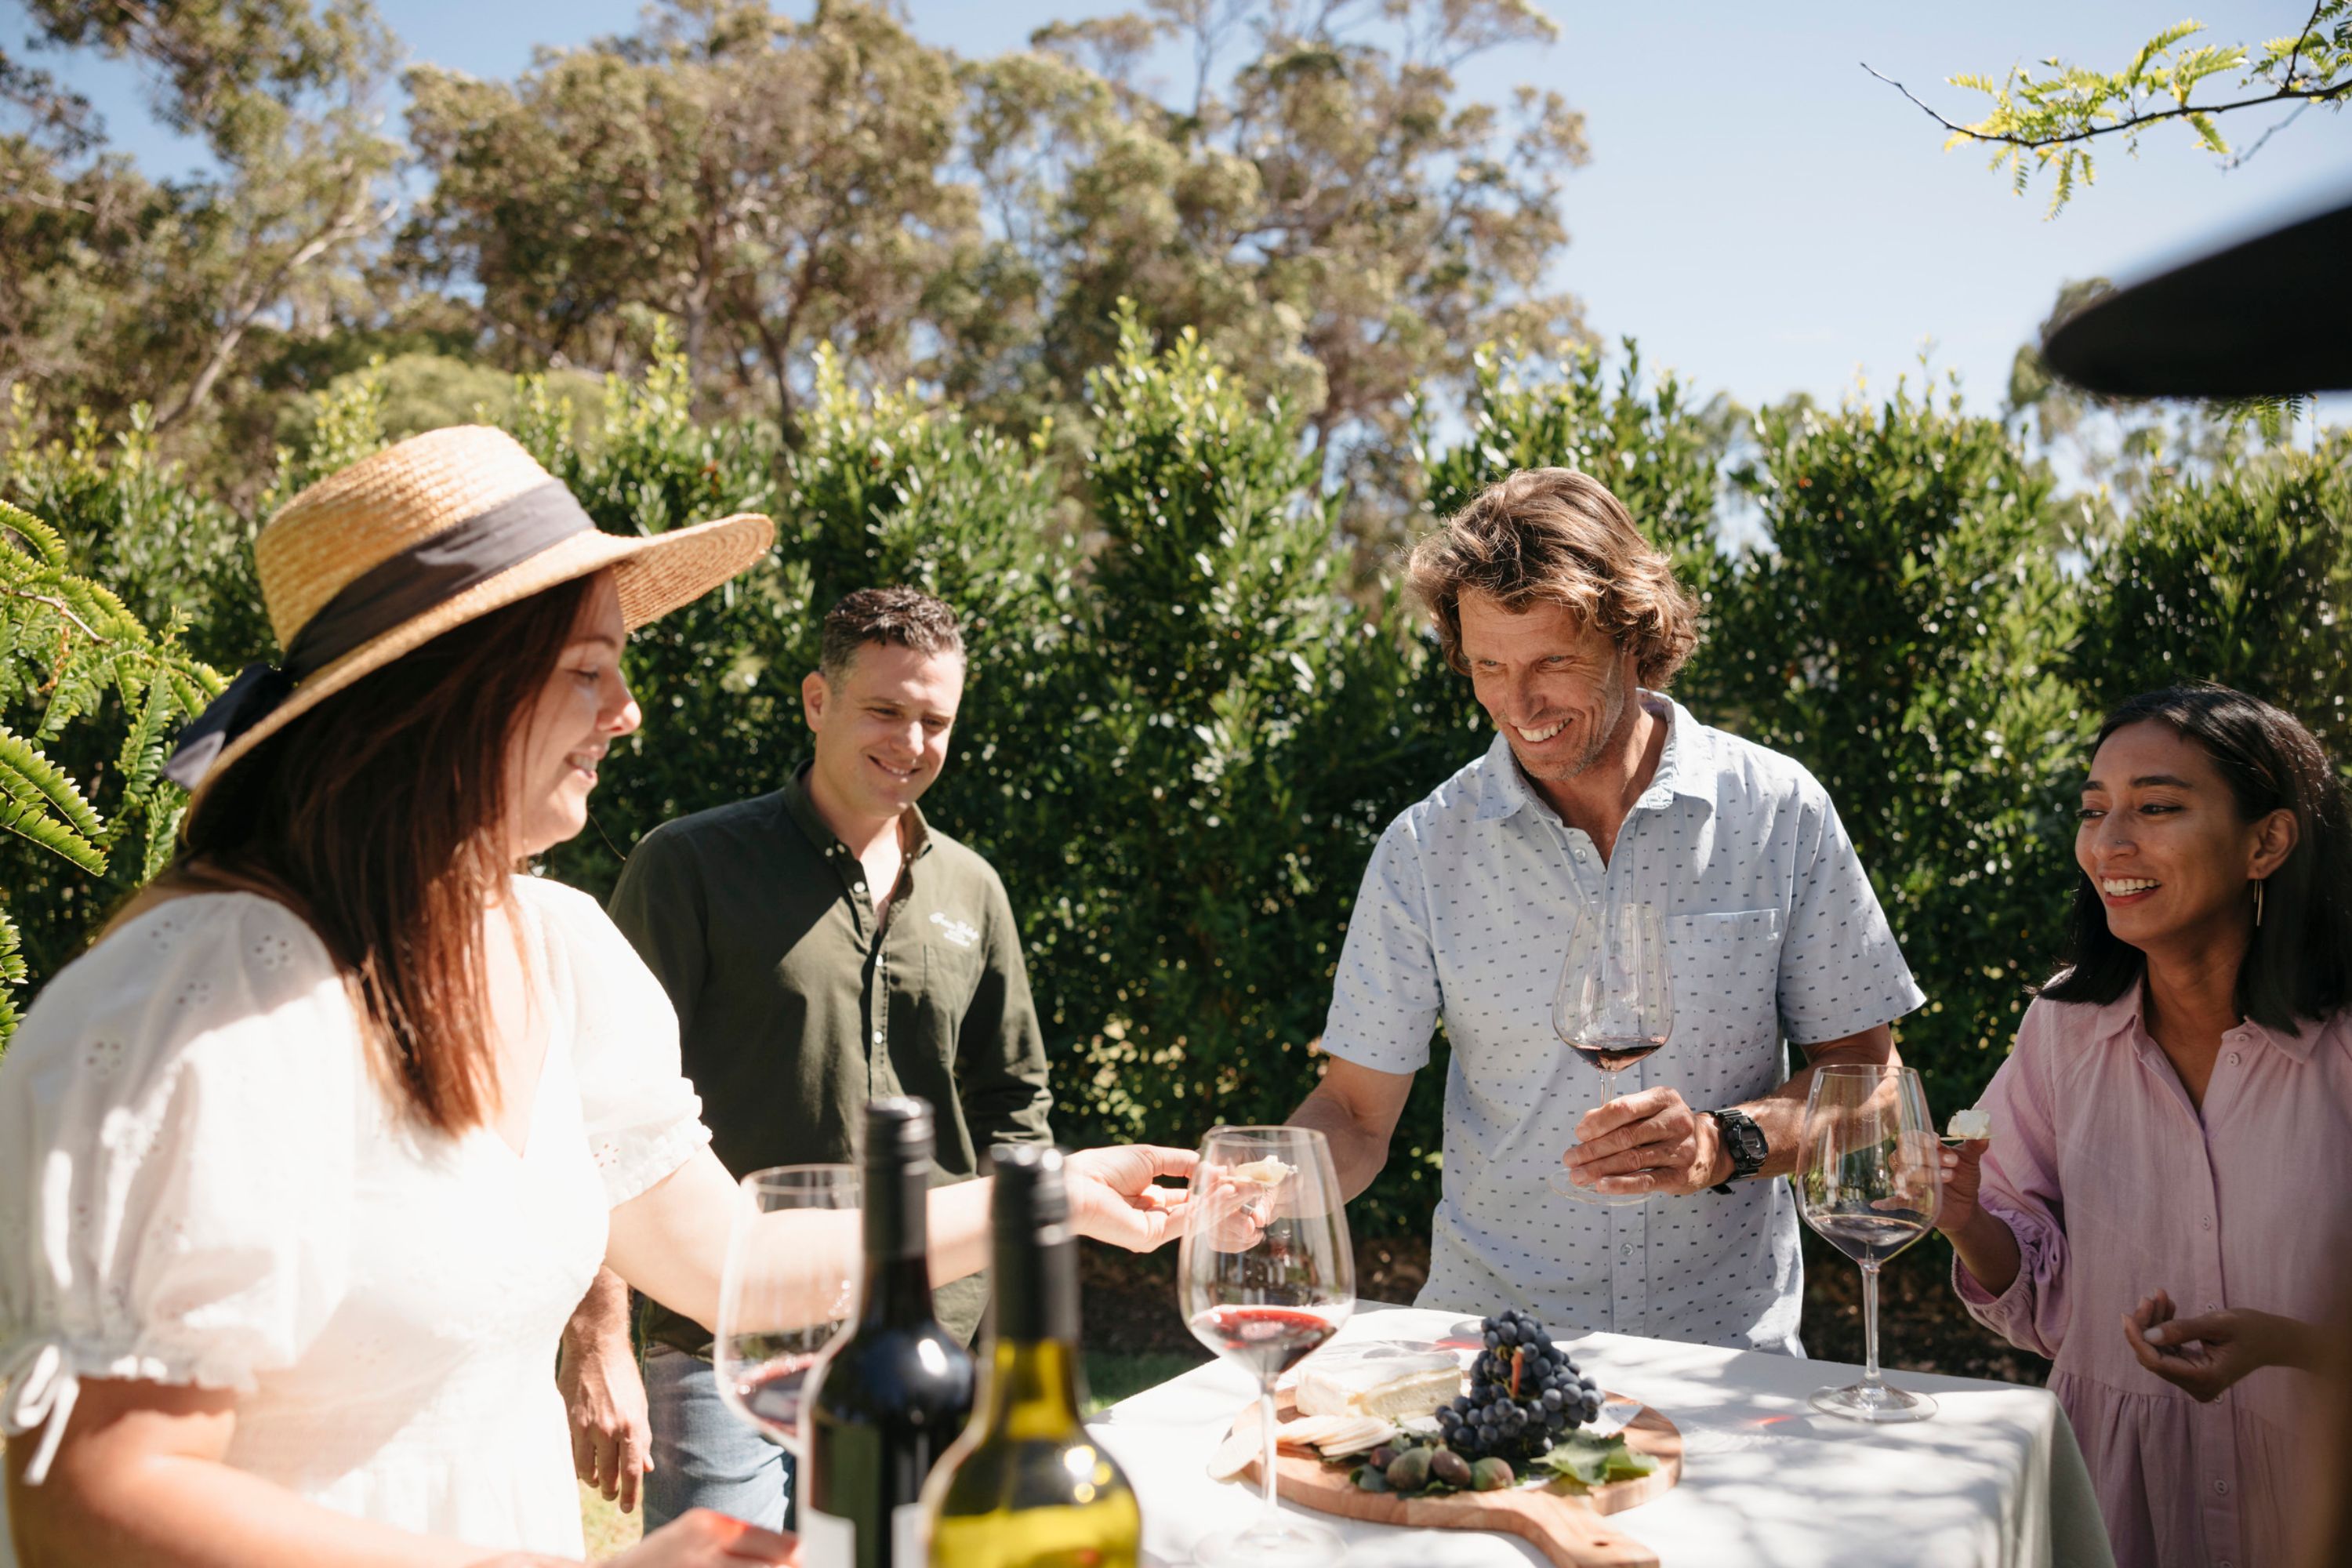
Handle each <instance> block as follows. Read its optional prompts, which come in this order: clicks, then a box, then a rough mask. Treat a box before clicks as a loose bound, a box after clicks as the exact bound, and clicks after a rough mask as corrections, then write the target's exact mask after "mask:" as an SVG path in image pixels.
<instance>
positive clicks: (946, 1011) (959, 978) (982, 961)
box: [919, 926, 988, 1037]
mask: <svg viewBox="0 0 2352 1568" xmlns="http://www.w3.org/2000/svg"><path fill="white" fill-rule="evenodd" d="M957 934H960V933H958V932H955V931H943V930H941V929H940V928H939V927H936V926H935V927H933V928H931V930H930V931H929V939H930V940H929V941H928V942H924V943H923V963H922V994H921V996H920V998H919V1005H921V1006H922V1007H923V1008H924V1009H926V1010H927V1011H929V1012H930V1013H932V1014H933V1015H935V1016H936V1021H937V1023H938V1025H939V1026H941V1027H943V1028H944V1029H945V1030H946V1031H947V1032H948V1034H949V1036H950V1037H953V1035H954V1033H955V1031H956V1030H957V1029H958V1028H960V1027H961V1026H962V1023H963V1018H964V1015H965V1014H967V1013H969V1012H971V1004H972V998H973V997H975V996H976V995H978V994H979V993H980V984H981V981H982V978H983V977H984V976H985V973H986V971H987V968H988V955H987V953H986V952H983V951H982V947H981V944H980V942H979V940H978V938H977V937H976V936H975V937H974V938H973V939H972V940H971V941H970V942H957V941H956V940H955V936H956V935H957Z"/></svg>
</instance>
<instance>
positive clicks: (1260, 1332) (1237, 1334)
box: [1192, 1307, 1339, 1383]
mask: <svg viewBox="0 0 2352 1568" xmlns="http://www.w3.org/2000/svg"><path fill="white" fill-rule="evenodd" d="M1192 1332H1193V1333H1194V1335H1196V1336H1197V1337H1198V1338H1199V1339H1200V1341H1201V1342H1202V1344H1204V1345H1207V1346H1208V1347H1209V1348H1210V1349H1211V1350H1213V1351H1215V1352H1217V1353H1218V1354H1219V1355H1222V1356H1223V1357H1224V1358H1225V1359H1226V1360H1228V1361H1231V1362H1234V1363H1237V1364H1239V1365H1241V1366H1244V1367H1247V1368H1248V1369H1249V1370H1250V1371H1251V1372H1252V1373H1255V1374H1256V1376H1257V1378H1258V1380H1259V1381H1260V1382H1262V1383H1272V1382H1273V1381H1274V1380H1275V1379H1276V1378H1277V1377H1280V1376H1281V1375H1282V1374H1283V1373H1286V1372H1288V1371H1289V1370H1290V1369H1291V1368H1292V1367H1294V1366H1297V1364H1298V1363H1300V1362H1302V1361H1305V1360H1306V1359H1307V1356H1308V1355H1310V1354H1312V1353H1313V1352H1314V1351H1315V1350H1316V1348H1317V1347H1318V1346H1319V1345H1321V1344H1322V1342H1324V1341H1325V1340H1328V1339H1329V1338H1330V1337H1331V1336H1332V1335H1333V1334H1335V1333H1337V1332H1339V1325H1338V1324H1336V1323H1334V1322H1332V1321H1330V1320H1329V1319H1328V1318H1325V1317H1322V1316H1320V1315H1318V1314H1317V1313H1314V1312H1305V1311H1301V1310H1298V1309H1297V1308H1296V1307H1213V1308H1211V1309H1210V1310H1207V1311H1205V1312H1202V1314H1201V1315H1200V1316H1199V1317H1197V1318H1194V1319H1193V1320H1192Z"/></svg>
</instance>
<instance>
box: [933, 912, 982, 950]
mask: <svg viewBox="0 0 2352 1568" xmlns="http://www.w3.org/2000/svg"><path fill="white" fill-rule="evenodd" d="M931 923H932V924H933V925H935V926H937V927H939V928H940V935H941V936H944V937H946V938H947V939H948V940H949V941H950V942H953V943H955V944H956V945H957V946H958V947H970V946H971V945H972V944H973V943H974V942H978V941H979V940H980V928H979V927H978V926H976V925H971V924H968V923H966V922H965V921H960V920H955V919H953V918H951V917H950V916H948V915H944V914H941V913H940V911H939V910H932V911H931Z"/></svg>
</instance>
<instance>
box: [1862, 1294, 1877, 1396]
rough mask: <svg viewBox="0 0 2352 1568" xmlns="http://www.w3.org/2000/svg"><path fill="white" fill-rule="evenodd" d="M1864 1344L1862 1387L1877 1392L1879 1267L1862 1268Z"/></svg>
mask: <svg viewBox="0 0 2352 1568" xmlns="http://www.w3.org/2000/svg"><path fill="white" fill-rule="evenodd" d="M1862 1342H1863V1348H1864V1358H1865V1359H1864V1363H1863V1368H1862V1385H1863V1387H1864V1388H1867V1389H1872V1390H1875V1389H1877V1388H1878V1386H1879V1381H1878V1265H1877V1264H1875V1263H1865V1264H1864V1265H1863V1266H1862Z"/></svg>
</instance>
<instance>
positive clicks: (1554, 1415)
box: [1437, 1309, 1601, 1461]
mask: <svg viewBox="0 0 2352 1568" xmlns="http://www.w3.org/2000/svg"><path fill="white" fill-rule="evenodd" d="M1481 1326H1482V1327H1484V1328H1485V1330H1486V1349H1485V1350H1484V1351H1481V1352H1479V1354H1478V1359H1477V1360H1476V1361H1475V1362H1474V1363H1471V1367H1470V1392H1469V1393H1468V1394H1464V1395H1462V1396H1461V1397H1460V1398H1457V1399H1456V1400H1454V1403H1453V1404H1451V1405H1446V1406H1444V1407H1443V1408H1442V1409H1440V1410H1439V1411H1438V1413H1437V1425H1438V1426H1439V1428H1440V1429H1441V1430H1442V1431H1443V1433H1444V1438H1445V1444H1446V1447H1450V1448H1452V1449H1453V1450H1454V1452H1456V1453H1459V1454H1465V1455H1468V1456H1469V1457H1471V1458H1485V1457H1486V1456H1488V1455H1492V1456H1495V1457H1496V1458H1505V1459H1515V1460H1521V1461H1524V1460H1527V1459H1531V1458H1535V1457H1536V1456H1537V1455H1538V1454H1546V1453H1549V1452H1550V1451H1551V1446H1552V1443H1553V1441H1554V1439H1556V1438H1558V1437H1559V1436H1562V1435H1563V1434H1565V1433H1567V1432H1568V1431H1569V1430H1570V1428H1572V1427H1577V1426H1583V1425H1584V1424H1585V1423H1586V1422H1587V1421H1590V1420H1591V1419H1592V1418H1593V1417H1594V1416H1596V1415H1600V1414H1601V1391H1600V1389H1599V1388H1597V1387H1595V1386H1594V1384H1593V1382H1592V1380H1591V1378H1589V1377H1585V1376H1583V1375H1581V1374H1580V1373H1578V1372H1577V1370H1576V1363H1575V1362H1573V1361H1571V1360H1570V1359H1569V1354H1568V1352H1566V1351H1564V1350H1561V1349H1560V1348H1559V1346H1558V1345H1555V1344H1553V1343H1552V1342H1551V1336H1550V1335H1549V1334H1548V1333H1546V1332H1544V1327H1543V1325H1542V1324H1541V1323H1538V1322H1537V1321H1535V1319H1533V1318H1531V1317H1529V1316H1528V1314H1527V1313H1525V1312H1522V1311H1518V1310H1516V1309H1514V1310H1510V1311H1507V1312H1503V1313H1501V1314H1499V1315H1497V1316H1496V1317H1492V1318H1488V1319H1486V1320H1485V1321H1484V1322H1483V1324H1482V1325H1481Z"/></svg>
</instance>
